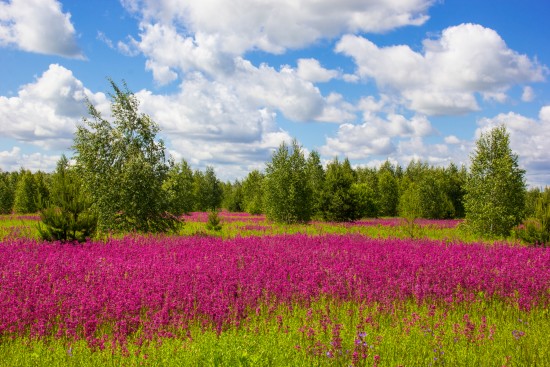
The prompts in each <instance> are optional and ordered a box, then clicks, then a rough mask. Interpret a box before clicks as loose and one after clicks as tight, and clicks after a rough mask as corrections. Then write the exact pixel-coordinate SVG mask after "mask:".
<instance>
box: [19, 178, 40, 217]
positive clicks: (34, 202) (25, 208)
mask: <svg viewBox="0 0 550 367" xmlns="http://www.w3.org/2000/svg"><path fill="white" fill-rule="evenodd" d="M39 200H40V197H39V192H38V187H37V185H36V180H35V179H34V176H33V174H32V173H31V172H30V171H26V170H21V173H20V175H19V180H18V182H17V187H16V189H15V195H14V202H13V211H14V212H15V213H19V214H27V213H36V212H37V211H38V202H39Z"/></svg>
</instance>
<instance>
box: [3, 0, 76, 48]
mask: <svg viewBox="0 0 550 367" xmlns="http://www.w3.org/2000/svg"><path fill="white" fill-rule="evenodd" d="M0 46H13V47H16V48H19V49H21V50H23V51H29V52H36V53H41V54H48V55H59V56H65V57H70V58H83V57H84V56H83V54H82V52H81V50H80V48H79V47H78V45H77V43H76V39H75V29H74V26H73V24H72V23H71V14H70V13H63V11H62V9H61V3H60V2H59V1H57V0H11V1H8V2H5V1H3V2H0Z"/></svg>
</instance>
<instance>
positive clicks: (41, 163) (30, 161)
mask: <svg viewBox="0 0 550 367" xmlns="http://www.w3.org/2000/svg"><path fill="white" fill-rule="evenodd" d="M59 158H61V156H59V155H45V154H43V153H31V154H26V153H23V152H22V151H21V148H19V147H17V146H16V147H13V148H12V149H11V150H10V151H6V150H5V151H0V167H2V170H4V171H6V172H14V171H18V170H19V169H20V168H25V169H28V170H30V171H33V172H36V171H43V172H51V171H53V170H54V169H55V166H56V163H57V161H58V160H59Z"/></svg>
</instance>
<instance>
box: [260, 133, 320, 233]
mask: <svg viewBox="0 0 550 367" xmlns="http://www.w3.org/2000/svg"><path fill="white" fill-rule="evenodd" d="M311 195H312V190H311V187H310V185H308V177H307V171H306V159H305V157H304V153H303V151H302V148H301V147H300V145H299V144H298V142H297V141H296V140H293V141H292V144H291V147H290V149H289V147H288V145H286V144H285V143H282V144H281V145H280V146H279V148H278V149H277V151H275V152H274V153H273V155H272V157H271V162H268V163H267V164H266V175H265V191H264V198H265V201H264V204H265V211H266V215H267V218H268V219H270V220H273V221H275V222H280V223H298V222H309V221H310V219H311V215H312V200H311Z"/></svg>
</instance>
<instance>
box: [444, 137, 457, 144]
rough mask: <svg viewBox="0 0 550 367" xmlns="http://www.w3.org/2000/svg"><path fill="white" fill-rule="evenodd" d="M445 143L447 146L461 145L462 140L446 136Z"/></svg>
mask: <svg viewBox="0 0 550 367" xmlns="http://www.w3.org/2000/svg"><path fill="white" fill-rule="evenodd" d="M444 141H445V144H452V145H455V144H460V139H458V138H457V137H456V136H454V135H449V136H446V137H445V139H444Z"/></svg>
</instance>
